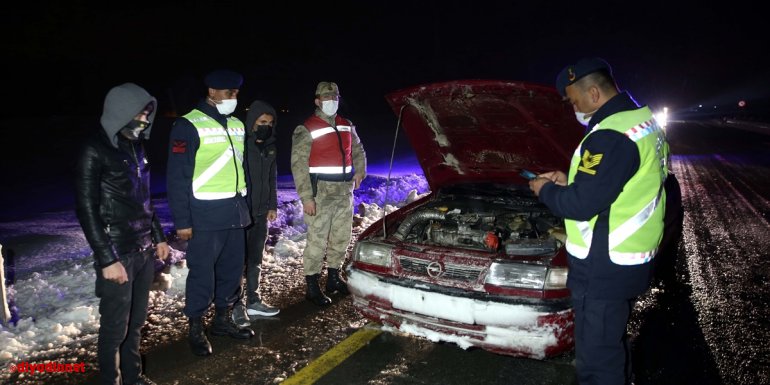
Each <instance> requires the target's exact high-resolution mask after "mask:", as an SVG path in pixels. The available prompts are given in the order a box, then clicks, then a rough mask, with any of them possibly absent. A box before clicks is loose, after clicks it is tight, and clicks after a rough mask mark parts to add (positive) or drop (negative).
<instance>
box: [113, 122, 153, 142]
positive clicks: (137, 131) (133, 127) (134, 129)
mask: <svg viewBox="0 0 770 385" xmlns="http://www.w3.org/2000/svg"><path fill="white" fill-rule="evenodd" d="M148 127H150V123H147V122H143V121H141V120H137V119H134V120H132V121H130V122H128V124H126V125H125V126H124V127H123V128H121V129H120V131H121V132H123V134H124V135H125V136H126V137H127V138H128V139H131V140H138V139H140V138H142V137H143V135H142V132H143V131H144V130H146V129H147V128H148Z"/></svg>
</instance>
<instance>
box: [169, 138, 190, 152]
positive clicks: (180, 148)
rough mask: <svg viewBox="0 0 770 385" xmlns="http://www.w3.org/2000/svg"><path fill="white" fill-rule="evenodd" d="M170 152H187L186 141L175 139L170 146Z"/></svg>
mask: <svg viewBox="0 0 770 385" xmlns="http://www.w3.org/2000/svg"><path fill="white" fill-rule="evenodd" d="M171 152H172V153H174V154H184V153H185V152H187V141H185V140H175V141H174V145H173V146H172V147H171Z"/></svg>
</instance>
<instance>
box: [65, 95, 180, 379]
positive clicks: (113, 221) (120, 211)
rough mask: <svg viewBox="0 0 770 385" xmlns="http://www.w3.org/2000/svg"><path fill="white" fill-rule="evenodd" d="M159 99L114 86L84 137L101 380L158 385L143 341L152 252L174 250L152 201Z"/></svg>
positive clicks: (80, 169) (79, 203)
mask: <svg viewBox="0 0 770 385" xmlns="http://www.w3.org/2000/svg"><path fill="white" fill-rule="evenodd" d="M156 104H157V103H156V100H155V98H154V97H152V96H151V95H150V94H149V93H147V91H145V90H144V89H143V88H141V87H139V86H138V85H136V84H134V83H124V84H121V85H119V86H116V87H114V88H112V89H111V90H110V91H109V92H108V93H107V96H106V98H105V99H104V110H103V113H102V116H101V120H100V121H101V129H99V130H95V132H94V135H92V136H91V137H90V138H89V139H88V140H87V141H86V142H85V144H84V145H83V147H82V149H81V151H80V155H79V157H78V159H77V164H76V167H75V175H76V179H75V188H76V194H75V202H76V213H77V217H78V221H79V222H80V226H81V227H82V228H83V233H84V234H85V237H86V240H87V241H88V244H89V246H90V247H91V249H92V250H93V253H94V268H95V269H96V296H97V297H99V299H100V301H99V314H100V315H101V318H100V319H99V340H98V342H97V359H98V362H99V376H100V379H101V380H100V383H102V384H154V382H152V381H151V380H149V379H148V378H147V377H145V376H144V375H143V374H142V360H141V356H140V353H139V343H140V340H141V334H142V333H141V330H142V326H143V325H144V322H145V320H146V319H147V303H148V299H149V295H150V285H151V284H152V280H153V278H154V276H155V260H154V258H153V257H154V255H157V257H158V258H160V259H161V260H164V259H166V258H167V257H168V255H169V251H170V249H169V246H168V243H166V237H165V235H164V234H163V228H162V227H161V225H160V221H159V220H158V216H157V215H156V214H155V211H154V209H153V206H152V199H151V195H150V166H149V162H148V161H147V158H146V157H145V149H144V144H143V140H144V139H146V138H149V137H150V129H151V124H152V122H153V120H154V119H155V112H156V108H157V106H156Z"/></svg>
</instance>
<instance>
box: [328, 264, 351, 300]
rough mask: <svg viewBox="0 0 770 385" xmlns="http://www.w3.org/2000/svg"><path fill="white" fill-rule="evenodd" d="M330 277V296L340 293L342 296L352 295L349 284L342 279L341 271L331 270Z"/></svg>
mask: <svg viewBox="0 0 770 385" xmlns="http://www.w3.org/2000/svg"><path fill="white" fill-rule="evenodd" d="M328 270H329V276H328V277H326V292H327V293H329V294H333V293H340V294H342V295H348V294H350V291H349V290H348V283H347V282H345V281H344V280H343V279H342V277H340V270H339V269H332V268H329V269H328Z"/></svg>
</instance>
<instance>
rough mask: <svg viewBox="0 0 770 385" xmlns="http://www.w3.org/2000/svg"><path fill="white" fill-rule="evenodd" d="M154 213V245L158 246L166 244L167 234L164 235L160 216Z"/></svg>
mask: <svg viewBox="0 0 770 385" xmlns="http://www.w3.org/2000/svg"><path fill="white" fill-rule="evenodd" d="M154 211H155V210H153V214H152V243H154V244H156V245H157V244H158V243H161V242H166V234H164V233H163V226H161V224H160V220H158V214H156V213H155V212H154Z"/></svg>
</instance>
